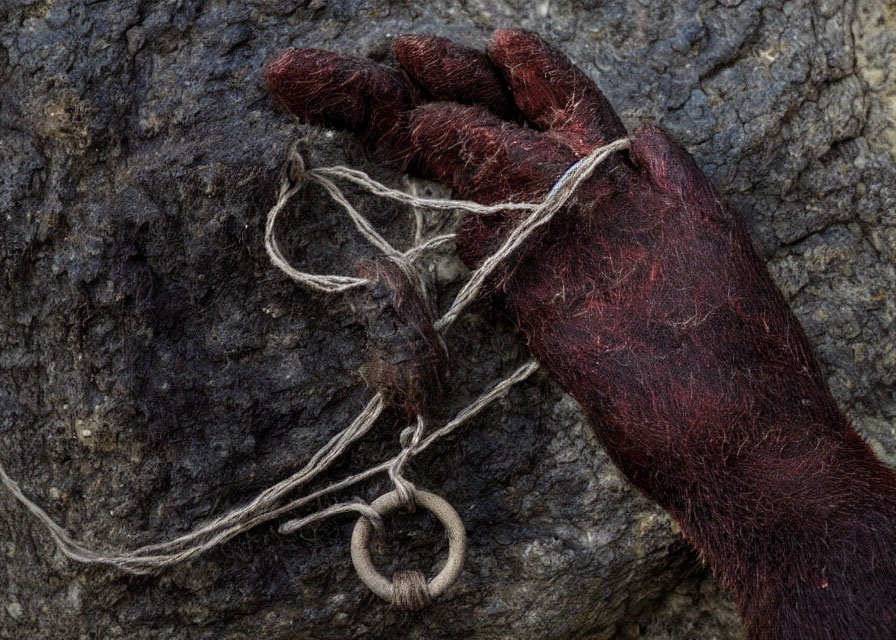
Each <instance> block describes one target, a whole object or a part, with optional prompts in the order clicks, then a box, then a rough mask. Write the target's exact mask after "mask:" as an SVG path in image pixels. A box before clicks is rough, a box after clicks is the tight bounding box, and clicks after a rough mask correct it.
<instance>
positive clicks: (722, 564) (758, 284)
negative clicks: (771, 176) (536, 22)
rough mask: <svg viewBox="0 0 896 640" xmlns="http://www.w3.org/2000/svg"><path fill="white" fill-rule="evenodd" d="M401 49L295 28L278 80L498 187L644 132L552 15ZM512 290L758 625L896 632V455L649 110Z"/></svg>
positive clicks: (768, 629) (387, 141) (758, 634)
mask: <svg viewBox="0 0 896 640" xmlns="http://www.w3.org/2000/svg"><path fill="white" fill-rule="evenodd" d="M395 55H396V58H397V59H398V62H399V64H400V65H401V67H402V69H401V70H396V69H391V68H389V67H385V66H381V65H378V64H375V63H373V62H369V61H365V60H360V59H356V58H346V57H343V56H339V55H337V54H333V53H328V52H324V51H317V50H291V51H287V52H285V53H284V54H282V55H281V56H279V57H278V58H277V59H276V60H274V61H273V62H271V63H270V64H269V66H268V68H267V71H266V80H267V84H268V87H269V89H270V91H271V93H272V95H273V96H274V97H275V99H276V100H277V101H278V102H279V103H280V104H281V105H282V106H283V107H284V108H286V109H287V110H288V111H290V112H291V113H293V114H294V115H295V116H297V117H298V118H299V119H300V120H302V121H304V122H310V123H314V124H318V125H323V126H328V127H336V128H342V129H347V130H350V131H353V132H355V133H356V134H358V135H360V136H361V137H362V138H363V139H364V140H365V141H367V142H368V143H369V144H371V145H372V146H374V147H375V148H376V149H377V150H378V151H379V152H380V153H381V154H382V156H383V158H384V160H387V161H390V162H394V163H398V164H399V165H400V166H401V167H402V168H406V169H407V170H409V171H412V172H414V173H416V174H419V175H422V176H425V177H429V178H433V179H436V180H439V181H442V182H444V183H446V184H448V185H450V186H451V187H452V188H453V189H454V191H455V193H456V194H457V195H458V196H459V197H462V198H467V199H473V200H477V201H479V202H482V203H484V204H495V203H499V202H504V201H530V200H536V199H540V198H542V197H544V195H545V194H546V193H547V191H548V190H549V189H550V187H551V185H553V184H554V183H555V182H556V180H557V179H558V178H559V177H560V176H561V175H562V174H563V172H564V171H565V170H566V169H567V168H568V167H569V166H570V165H571V164H573V163H574V162H575V161H576V160H577V159H578V158H581V157H583V156H584V155H586V154H588V153H589V152H590V151H591V150H592V149H593V148H595V147H596V146H599V145H602V144H605V143H607V142H612V141H613V140H615V139H618V138H620V137H624V136H625V135H626V132H625V129H624V127H623V125H622V123H621V121H620V120H619V118H618V116H617V115H616V114H615V112H614V111H613V109H612V107H611V106H610V105H609V103H608V102H607V101H606V100H605V98H604V97H603V95H602V94H601V92H600V91H599V90H598V88H597V87H596V86H595V85H594V84H593V83H592V82H591V81H590V80H589V79H588V78H587V77H586V76H585V75H584V74H583V73H582V72H581V71H579V70H578V69H577V68H576V67H574V66H573V65H572V64H571V63H570V62H569V61H568V60H567V59H566V58H565V57H564V56H563V55H562V54H560V53H559V52H557V51H555V50H553V49H551V48H550V47H549V46H548V45H546V44H545V43H544V42H543V41H542V40H541V39H540V38H538V37H537V36H536V35H534V34H532V33H529V32H525V31H513V30H511V31H498V32H496V33H495V35H494V38H493V40H492V42H491V44H490V46H489V49H488V52H487V55H485V54H483V53H481V52H478V51H475V50H472V49H468V48H466V47H462V46H459V45H456V44H454V43H452V42H449V41H447V40H444V39H440V38H432V37H419V36H410V37H403V38H399V39H398V40H397V41H396V42H395ZM434 100H439V101H443V102H435V101H434ZM516 223H517V220H516V218H515V217H514V216H513V215H511V214H507V215H505V216H497V217H495V216H492V217H475V216H471V217H468V218H467V219H466V220H465V221H464V223H463V224H462V228H461V235H460V238H459V250H460V253H461V255H462V256H463V257H464V259H465V260H466V261H467V262H468V263H470V264H471V265H476V264H478V262H480V261H481V260H482V259H483V257H484V256H486V255H488V254H489V253H491V252H492V251H493V250H494V249H495V248H496V247H497V246H498V244H499V243H500V241H501V239H502V238H503V237H504V236H505V235H506V233H507V232H508V230H509V229H510V228H512V227H513V226H514V225H515V224H516ZM502 294H503V299H504V304H505V305H506V307H507V309H508V310H509V311H510V313H511V314H512V315H513V317H514V318H515V319H516V322H517V324H518V326H519V327H520V329H521V330H522V331H523V333H524V334H525V336H526V337H527V339H528V341H529V344H530V346H531V349H532V351H533V353H534V354H535V355H536V356H537V357H538V358H539V360H540V361H541V362H542V363H543V365H544V366H545V367H546V368H547V369H548V370H549V371H550V373H551V374H552V375H553V376H554V377H555V378H556V379H557V380H558V381H559V382H560V384H561V385H562V386H563V387H564V389H566V390H567V391H568V392H569V393H570V394H572V395H573V396H574V397H575V398H576V399H577V400H578V401H579V402H580V403H581V404H582V406H583V407H584V408H585V411H586V412H587V414H588V416H589V419H590V421H591V424H592V425H593V427H594V429H595V431H596V432H597V434H598V436H599V437H600V439H601V441H602V442H603V443H604V445H605V446H606V448H607V451H608V452H609V453H610V455H611V456H612V458H613V460H614V461H615V462H616V463H617V464H618V465H619V467H620V468H621V469H622V470H623V471H624V472H625V474H626V475H627V476H628V477H629V478H630V479H631V480H632V482H633V483H634V484H635V485H636V486H638V487H639V488H640V489H641V490H642V491H643V492H644V493H645V494H646V495H648V496H650V497H651V498H653V499H654V500H656V501H657V502H659V503H660V504H661V505H662V506H663V507H664V508H666V509H667V510H668V511H669V512H670V513H671V514H672V515H673V516H674V517H675V518H676V519H677V520H678V522H679V523H680V524H681V528H682V531H683V532H684V534H685V536H687V538H688V539H689V540H690V541H691V542H692V543H693V544H694V545H695V546H696V547H697V548H698V549H699V550H700V552H701V553H702V554H703V556H704V557H705V558H706V559H707V561H708V562H709V563H710V565H711V566H712V567H713V569H714V571H715V572H716V574H717V576H718V577H719V579H720V581H721V583H722V584H723V585H724V586H725V587H726V588H728V589H730V590H732V591H733V592H734V593H735V595H736V597H737V600H738V606H739V608H740V611H741V613H742V615H743V617H744V622H745V627H746V629H747V634H748V637H750V638H751V639H753V640H759V639H762V640H771V639H773V638H774V639H776V640H778V639H794V640H795V639H801V640H802V639H805V638H813V639H814V638H831V639H834V638H837V639H844V638H854V639H856V640H858V639H860V638H861V639H863V640H866V639H884V638H888V639H892V638H893V637H896V631H894V629H896V474H894V473H893V472H892V471H891V470H889V469H887V468H886V467H885V466H884V465H882V464H881V463H880V462H879V461H878V460H877V459H876V458H875V457H874V455H873V454H872V453H871V451H870V449H869V448H868V446H867V445H866V444H865V443H864V441H863V440H862V439H861V438H860V437H859V436H858V434H857V433H856V432H855V431H854V430H853V429H852V427H851V426H850V425H849V423H848V421H847V420H846V418H845V417H844V416H843V414H842V413H841V412H840V411H839V409H838V408H837V406H836V405H835V403H834V401H833V399H832V398H831V395H830V393H829V392H828V390H827V387H826V383H825V381H824V378H823V376H822V374H821V372H820V370H819V367H818V365H817V363H816V362H815V360H814V358H813V356H812V354H811V350H810V347H809V344H808V342H807V340H806V338H805V336H804V334H803V332H802V330H801V328H800V326H799V324H798V323H797V320H796V318H795V317H794V316H793V314H792V313H791V312H790V310H789V309H788V307H787V304H786V302H785V300H784V299H783V297H782V295H781V294H780V292H779V291H778V289H777V288H776V287H775V285H774V283H773V282H772V280H771V278H770V277H769V275H768V272H767V271H766V269H765V267H764V265H763V263H762V261H761V260H760V258H759V257H758V256H757V254H756V252H755V251H754V249H753V246H752V244H751V242H750V239H749V237H748V236H747V233H746V231H745V229H744V226H743V224H742V223H741V222H740V221H739V220H738V218H737V216H736V215H734V213H733V212H732V211H731V209H730V208H729V207H728V206H727V205H726V204H725V203H724V202H723V201H722V199H721V197H720V196H719V194H718V193H717V192H716V190H715V188H714V187H713V186H712V185H711V184H710V183H709V181H708V180H707V179H706V178H705V176H704V175H703V174H702V172H701V171H700V170H699V168H698V167H697V166H696V164H695V163H694V160H693V159H692V158H691V156H690V155H689V154H688V153H687V152H686V151H685V150H684V149H683V148H682V147H681V146H679V145H678V144H677V143H675V142H673V141H672V140H670V139H669V137H668V136H667V135H666V134H665V133H664V132H663V131H662V130H661V129H659V128H658V127H655V126H651V125H642V126H641V127H639V128H638V129H637V130H636V131H635V133H634V136H633V139H632V143H631V147H630V150H629V152H628V153H619V154H617V155H616V156H615V157H614V158H613V159H612V160H611V161H608V162H606V163H605V164H603V165H601V166H600V167H599V168H598V171H597V174H596V175H595V176H594V177H593V178H592V179H590V180H589V182H588V183H586V185H585V186H584V187H582V188H581V189H580V191H579V193H577V195H576V198H575V201H574V202H573V204H571V205H569V206H568V207H567V208H566V209H565V210H564V211H562V212H560V213H559V214H558V215H557V216H556V217H555V218H554V220H553V221H552V222H551V224H550V225H549V226H548V228H547V229H546V230H545V231H544V233H543V234H542V235H541V236H540V237H539V238H537V239H535V240H533V241H532V242H531V243H530V244H529V245H528V247H527V250H526V254H525V257H524V258H522V259H521V261H520V262H519V263H518V264H516V265H515V268H514V270H513V272H512V273H511V274H509V276H508V277H507V278H506V279H505V280H504V286H503V290H502Z"/></svg>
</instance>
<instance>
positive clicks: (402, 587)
mask: <svg viewBox="0 0 896 640" xmlns="http://www.w3.org/2000/svg"><path fill="white" fill-rule="evenodd" d="M431 600H432V596H431V595H430V593H429V585H428V584H427V583H426V576H424V575H423V572H421V571H419V570H418V569H409V570H406V571H396V572H395V573H393V574H392V608H393V609H398V610H400V611H419V610H420V609H423V608H424V607H426V606H427V605H428V604H429V603H430V601H431Z"/></svg>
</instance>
